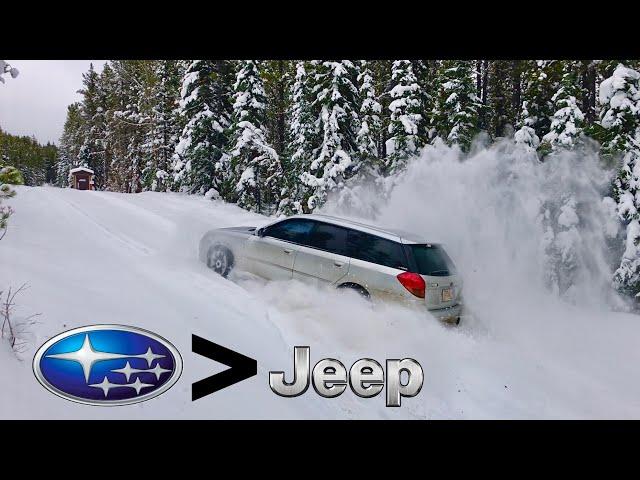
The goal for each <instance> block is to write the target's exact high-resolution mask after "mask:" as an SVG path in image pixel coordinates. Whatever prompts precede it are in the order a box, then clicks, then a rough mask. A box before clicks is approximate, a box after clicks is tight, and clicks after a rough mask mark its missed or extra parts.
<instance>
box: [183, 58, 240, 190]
mask: <svg viewBox="0 0 640 480" xmlns="http://www.w3.org/2000/svg"><path fill="white" fill-rule="evenodd" d="M230 74H231V65H230V64H229V62H227V61H212V60H194V61H193V62H191V64H190V65H189V67H188V68H187V69H186V73H185V74H184V77H183V79H182V87H181V91H180V96H181V99H180V105H179V108H180V115H181V117H182V119H183V122H184V128H183V130H182V134H181V136H180V140H179V142H178V144H177V145H176V149H175V154H174V156H173V166H172V170H173V173H174V178H173V180H174V182H175V188H176V189H178V190H181V191H184V192H190V193H200V194H204V193H207V192H208V191H210V190H211V189H214V191H215V192H217V193H219V194H220V195H222V196H224V197H226V196H228V195H229V196H231V195H232V193H233V192H231V191H229V190H230V189H229V171H228V162H227V161H228V157H227V155H225V153H224V152H225V149H226V148H227V143H228V139H227V129H228V128H229V126H230V125H231V113H232V112H231V102H230V98H231V86H232V83H230Z"/></svg>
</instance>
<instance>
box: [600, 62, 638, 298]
mask: <svg viewBox="0 0 640 480" xmlns="http://www.w3.org/2000/svg"><path fill="white" fill-rule="evenodd" d="M599 102H600V105H601V107H602V110H601V112H600V125H601V126H602V127H603V128H604V129H605V131H606V135H605V137H604V138H603V142H602V153H603V154H605V155H611V156H614V155H620V154H621V155H623V158H622V165H621V168H620V170H619V172H618V175H617V177H616V179H615V180H614V185H613V197H614V200H615V201H616V203H617V213H618V216H619V217H620V219H621V220H622V221H623V222H625V223H626V224H627V225H626V242H625V249H624V253H623V256H622V259H621V261H620V266H619V267H618V269H617V270H616V272H615V274H614V284H615V285H616V286H617V287H618V288H619V289H620V290H621V291H624V292H626V293H631V294H634V295H637V294H638V293H640V245H639V244H640V188H639V187H640V73H639V72H638V71H637V70H634V69H631V68H628V67H626V66H625V65H623V64H619V65H618V66H617V67H616V69H615V71H614V72H613V74H612V76H611V77H609V78H607V79H606V80H604V81H603V82H602V83H601V84H600V91H599Z"/></svg>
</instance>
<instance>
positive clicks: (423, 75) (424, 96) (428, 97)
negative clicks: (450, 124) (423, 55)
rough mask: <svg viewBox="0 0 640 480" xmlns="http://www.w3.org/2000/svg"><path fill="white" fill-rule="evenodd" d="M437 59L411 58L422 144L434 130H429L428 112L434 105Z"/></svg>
mask: <svg viewBox="0 0 640 480" xmlns="http://www.w3.org/2000/svg"><path fill="white" fill-rule="evenodd" d="M440 63H441V62H440V61H438V60H412V61H411V64H412V66H413V73H414V75H415V77H416V83H417V84H418V87H419V88H418V97H419V99H420V112H421V113H422V121H421V122H420V123H419V124H418V138H420V142H421V144H422V145H426V144H427V143H429V142H430V141H431V140H432V139H433V137H434V132H433V131H432V130H431V118H430V114H431V112H432V111H433V109H434V107H435V102H436V98H435V97H436V95H437V91H436V90H435V89H434V84H435V83H436V72H437V71H438V69H439V66H440Z"/></svg>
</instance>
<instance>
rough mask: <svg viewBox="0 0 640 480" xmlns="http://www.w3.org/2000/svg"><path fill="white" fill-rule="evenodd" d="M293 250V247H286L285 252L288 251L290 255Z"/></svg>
mask: <svg viewBox="0 0 640 480" xmlns="http://www.w3.org/2000/svg"><path fill="white" fill-rule="evenodd" d="M291 252H293V249H292V248H285V249H284V253H286V254H287V255H290V254H291Z"/></svg>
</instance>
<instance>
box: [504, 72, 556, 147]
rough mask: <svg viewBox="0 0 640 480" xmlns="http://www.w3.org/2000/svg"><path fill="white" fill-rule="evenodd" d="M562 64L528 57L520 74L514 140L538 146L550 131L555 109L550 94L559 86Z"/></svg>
mask: <svg viewBox="0 0 640 480" xmlns="http://www.w3.org/2000/svg"><path fill="white" fill-rule="evenodd" d="M560 71H561V64H560V62H559V61H557V60H529V61H526V62H525V63H524V69H523V74H522V77H523V78H522V106H521V109H520V113H519V116H518V117H519V120H518V130H517V131H516V133H515V140H516V143H519V144H522V145H526V146H528V147H531V148H533V149H537V148H538V146H539V145H540V139H541V138H542V137H543V136H544V135H545V134H547V133H548V132H549V130H550V128H551V118H552V117H553V114H554V113H555V110H554V103H553V100H552V98H553V95H554V94H555V93H556V92H557V90H558V82H559V77H560Z"/></svg>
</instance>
